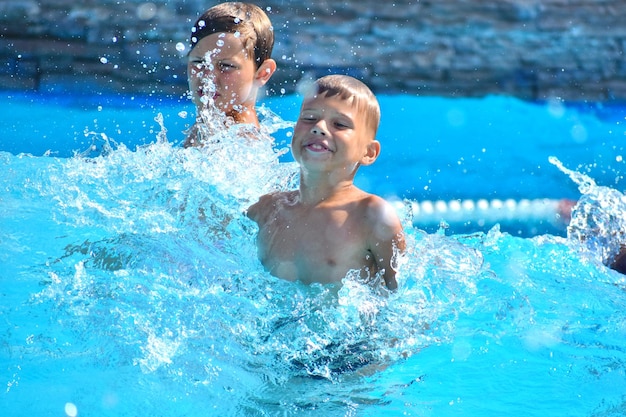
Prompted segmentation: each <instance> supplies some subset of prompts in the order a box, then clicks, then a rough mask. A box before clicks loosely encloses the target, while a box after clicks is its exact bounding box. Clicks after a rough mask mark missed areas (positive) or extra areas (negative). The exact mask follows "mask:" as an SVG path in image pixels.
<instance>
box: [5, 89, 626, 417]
mask: <svg viewBox="0 0 626 417" xmlns="http://www.w3.org/2000/svg"><path fill="white" fill-rule="evenodd" d="M3 97H4V100H5V101H6V102H5V103H3V104H2V106H3V107H2V108H5V109H6V108H10V109H11V112H10V113H7V112H5V113H4V115H3V116H2V118H3V126H4V127H3V128H2V132H1V134H2V136H1V137H0V140H1V146H0V150H2V151H3V152H1V153H0V163H1V164H2V172H3V176H2V179H1V180H0V181H1V184H2V185H1V190H2V191H1V192H2V194H1V196H2V199H1V200H0V213H1V214H0V222H1V223H0V233H1V235H0V237H1V240H0V245H1V247H0V264H1V266H2V267H1V270H2V279H1V280H0V296H1V297H2V302H1V303H0V316H1V317H2V323H3V326H2V327H0V331H2V338H1V340H2V349H1V350H0V366H1V369H2V379H3V382H4V387H5V389H4V392H3V393H2V394H1V395H2V396H1V397H0V398H1V400H0V401H1V403H2V408H3V410H5V413H7V415H18V414H19V415H21V414H25V415H28V414H30V415H63V414H65V415H68V416H74V415H83V416H89V415H98V416H107V415H110V416H120V415H155V416H196V415H198V416H200V415H202V416H204V415H220V416H240V415H246V416H248V415H250V416H254V415H259V416H262V415H311V416H313V415H315V416H317V415H325V416H326V415H328V416H397V415H408V416H438V417H439V416H452V415H471V416H493V415H526V416H546V415H568V416H621V415H623V414H624V412H625V411H626V375H625V374H626V352H625V344H624V340H625V337H626V292H625V290H624V289H625V286H626V281H625V279H624V276H623V275H620V274H618V273H616V272H614V271H611V270H609V269H608V268H606V267H605V266H604V265H602V263H601V259H600V258H601V256H600V254H599V253H598V251H599V248H598V247H596V246H594V245H591V244H590V243H593V242H590V241H588V242H586V244H585V245H581V244H580V243H579V242H578V241H576V240H574V239H568V238H567V237H566V236H565V234H564V233H563V230H564V229H563V228H562V227H561V229H559V228H558V227H559V226H558V225H556V226H554V230H555V233H553V234H552V233H551V234H545V233H543V232H545V231H546V229H544V228H540V230H539V232H540V233H539V234H537V233H527V234H524V235H523V236H522V234H518V233H517V230H518V229H517V227H519V226H515V225H514V224H513V226H512V228H511V229H510V232H508V233H507V232H503V230H505V229H504V227H502V228H499V227H497V226H496V227H491V225H487V224H482V225H481V224H478V223H471V224H466V223H464V222H462V221H461V222H457V223H454V222H449V223H450V227H449V228H447V229H445V228H441V229H439V230H437V228H436V226H435V228H434V229H427V228H424V227H422V226H423V225H422V224H421V223H420V221H419V219H420V217H419V216H420V215H421V214H420V213H417V212H414V213H411V212H410V209H412V210H419V209H420V208H422V206H421V205H420V204H421V203H422V202H423V201H424V200H426V201H431V202H433V206H434V205H436V204H435V203H436V202H437V201H444V202H448V203H449V202H450V201H453V200H455V199H458V200H459V201H465V200H467V201H474V202H478V201H480V200H481V199H485V200H486V201H489V202H493V201H494V200H498V201H503V202H504V201H507V200H508V199H511V200H513V201H515V202H517V203H519V202H520V201H522V200H523V199H528V200H532V201H535V200H537V199H544V198H545V199H549V200H555V199H560V198H564V197H569V198H578V197H579V196H580V191H579V188H580V189H581V190H582V191H584V194H583V196H582V201H583V202H587V203H589V204H592V205H593V204H595V206H597V207H599V208H601V209H602V210H600V211H603V212H606V213H608V214H610V215H607V216H606V217H598V218H594V219H589V222H588V223H585V221H582V220H586V219H581V221H580V222H579V224H580V228H585V227H588V228H589V229H591V228H592V227H597V226H598V225H601V226H602V228H601V229H608V230H610V229H611V228H618V227H620V226H623V224H622V223H621V221H622V220H621V219H623V218H625V216H624V209H623V207H622V206H620V205H616V204H613V203H611V204H610V205H607V204H606V202H608V201H611V202H614V201H618V202H619V201H620V200H619V198H621V194H620V193H619V192H618V190H622V189H623V188H624V187H623V184H624V183H623V181H624V180H623V177H622V172H623V163H624V162H623V160H622V156H623V155H624V146H625V145H624V143H625V142H624V132H625V128H624V114H623V113H620V110H619V109H617V110H611V109H609V110H611V111H609V110H607V109H605V108H602V107H593V108H586V109H580V108H572V107H568V106H563V105H562V103H559V102H550V103H539V104H532V103H525V102H521V101H518V100H515V99H513V98H510V97H488V98H485V99H455V100H452V99H442V98H435V97H430V98H429V97H425V98H416V97H405V96H388V97H385V96H383V97H381V105H382V107H383V109H382V112H383V120H382V125H381V131H380V135H379V138H380V140H381V141H382V144H383V152H382V156H381V159H379V160H378V161H377V162H376V163H375V164H374V165H373V166H371V167H367V168H364V169H362V170H361V176H360V177H359V180H358V181H359V184H360V185H361V186H362V187H364V188H366V189H368V190H370V191H372V192H376V193H379V194H381V195H384V196H385V197H387V198H389V199H390V200H393V201H395V202H396V203H397V207H398V209H399V210H400V211H401V214H402V217H403V221H404V225H405V228H406V231H407V235H408V250H407V254H406V256H404V257H403V259H402V262H401V268H400V275H399V283H400V290H399V291H398V293H397V294H391V295H389V296H381V295H380V294H375V293H373V292H372V291H370V290H369V289H368V288H366V287H364V286H362V285H359V284H358V283H356V282H354V281H352V280H350V279H349V278H348V279H346V280H345V283H344V285H343V286H342V287H341V288H340V289H338V288H334V287H332V286H311V287H306V286H302V285H298V284H293V283H288V282H283V281H280V280H277V279H275V278H272V277H271V276H269V275H268V274H267V273H265V272H264V271H263V270H262V268H261V267H260V264H259V263H258V260H257V259H256V252H255V247H254V240H253V238H254V233H255V229H254V227H253V225H252V224H251V223H250V222H249V221H247V219H245V217H244V216H242V214H241V213H242V210H243V209H244V208H245V207H246V206H247V204H248V203H249V202H250V201H253V200H254V199H255V198H256V197H258V195H259V194H261V193H263V192H266V191H267V190H268V189H272V188H284V187H290V186H292V182H291V180H292V178H291V177H290V173H291V172H292V168H293V167H292V165H291V164H290V163H289V158H288V156H280V157H279V156H278V155H277V154H276V153H275V152H274V150H273V149H271V148H269V147H268V146H265V145H262V144H257V145H256V146H248V145H246V146H243V145H242V144H241V143H239V142H237V141H235V140H232V138H229V137H227V136H224V138H223V141H222V142H221V143H222V145H219V146H217V147H216V148H215V149H213V150H212V151H213V153H212V156H211V158H207V157H206V155H204V154H203V153H202V152H201V151H198V150H195V149H193V150H184V149H180V147H179V146H178V143H179V142H180V141H181V140H182V135H181V134H180V133H179V132H180V131H181V130H182V129H184V126H185V124H186V123H188V120H189V119H188V117H187V118H183V117H182V116H184V112H185V111H186V112H190V111H191V109H190V108H188V106H187V104H186V103H185V102H180V101H178V100H164V99H158V98H145V97H135V98H130V97H115V98H112V97H58V98H53V99H50V98H49V97H41V96H33V95H19V94H16V93H4V96H3ZM297 103H298V98H297V97H282V98H275V99H272V100H267V101H266V103H265V105H266V107H267V108H269V109H272V110H274V111H276V112H277V113H278V114H280V115H281V116H282V118H283V119H284V120H287V121H289V120H294V119H295V116H294V114H295V112H296V111H297ZM159 112H161V113H162V115H163V118H162V120H161V119H160V118H157V120H155V117H156V116H157V114H158V113H159ZM181 112H182V113H181ZM267 120H268V121H267V126H268V129H269V128H270V127H271V125H273V120H272V119H271V117H268V119H267ZM529 121H532V123H531V122H529ZM288 124H289V123H286V125H288ZM282 126H283V125H280V126H279V127H282ZM274 134H275V136H276V138H277V144H276V148H279V149H280V148H284V147H285V146H286V141H287V140H288V137H289V129H288V128H286V129H280V130H278V131H277V132H275V133H274ZM115 143H118V144H119V143H123V144H124V145H116V144H115ZM142 144H143V146H139V147H137V145H142ZM48 151H50V152H48ZM75 151H77V152H79V153H82V155H84V156H81V157H71V155H72V154H73V152H75ZM20 152H29V153H31V154H32V155H34V156H31V155H24V154H20ZM44 154H47V155H50V156H42V155H44ZM550 156H555V157H556V158H558V160H552V162H550V161H549V159H548V158H549V157H550ZM559 161H560V162H562V163H563V164H564V167H560V168H559ZM242 167H245V168H246V169H242ZM566 167H569V168H573V169H574V170H575V171H578V172H580V173H582V174H584V175H581V174H576V173H571V172H567V170H566V169H565V168H566ZM568 174H569V175H571V178H570V176H569V175H568ZM587 175H588V176H589V177H590V178H592V179H594V180H596V181H597V183H598V185H595V184H594V183H592V182H591V181H590V180H589V179H590V178H589V177H586V176H587ZM616 193H617V194H618V195H617V197H618V200H611V199H610V198H613V197H615V196H616ZM405 199H408V201H407V200H405ZM416 204H417V205H416ZM516 207H519V206H516ZM199 208H202V211H201V212H200V211H199ZM447 208H450V204H448V206H447ZM463 210H465V211H464V213H465V214H467V215H471V214H472V211H471V210H470V209H469V208H468V206H467V207H464V209H463ZM510 211H511V210H510ZM512 211H513V212H514V210H512ZM438 213H439V216H440V217H441V220H446V218H448V219H449V218H450V217H452V215H453V214H452V213H451V212H446V211H439V212H438ZM584 214H585V213H583V212H582V211H581V212H580V213H578V215H579V216H583V215H584ZM591 220H593V221H595V223H594V222H593V221H591ZM528 221H529V222H531V223H532V219H530V220H528ZM438 222H439V220H437V223H438ZM426 226H429V227H431V226H432V225H426ZM550 230H552V229H550ZM534 231H535V232H537V229H535V230H534ZM589 231H590V232H591V230H589ZM530 235H534V236H532V237H531V236H530ZM589 236H592V234H591V233H590V234H589ZM600 237H601V238H602V239H598V242H600V243H602V244H603V245H604V246H606V244H608V243H614V242H611V239H616V238H617V237H612V236H611V235H610V233H608V234H605V235H601V236H600ZM590 240H593V239H590Z"/></svg>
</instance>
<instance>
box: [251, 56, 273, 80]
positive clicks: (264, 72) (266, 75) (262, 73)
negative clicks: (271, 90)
mask: <svg viewBox="0 0 626 417" xmlns="http://www.w3.org/2000/svg"><path fill="white" fill-rule="evenodd" d="M274 71H276V61H274V60H273V59H271V58H268V59H266V60H265V61H263V63H262V64H261V66H260V67H259V69H257V70H256V74H255V76H254V78H255V80H256V81H258V82H259V85H265V83H266V82H268V81H269V79H270V78H271V77H272V74H274Z"/></svg>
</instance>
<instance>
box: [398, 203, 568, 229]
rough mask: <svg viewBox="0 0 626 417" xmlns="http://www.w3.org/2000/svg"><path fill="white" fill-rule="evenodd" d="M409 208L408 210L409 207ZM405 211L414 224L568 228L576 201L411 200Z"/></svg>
mask: <svg viewBox="0 0 626 417" xmlns="http://www.w3.org/2000/svg"><path fill="white" fill-rule="evenodd" d="M407 205H408V206H409V207H406V206H407ZM403 206H404V208H405V209H406V208H408V209H410V210H411V213H412V215H413V224H415V225H424V224H426V225H431V224H438V223H442V222H445V223H448V224H459V223H464V224H467V223H470V222H471V223H476V224H478V225H485V224H493V223H501V222H502V223H506V222H528V223H537V222H549V223H550V224H553V225H563V226H565V225H566V224H567V223H568V222H569V220H570V216H571V209H572V207H573V202H571V200H565V199H559V200H557V199H549V198H541V199H532V200H531V199H521V200H514V199H506V200H500V199H493V200H487V199H479V200H450V201H444V200H436V201H430V200H425V201H408V202H404V203H403Z"/></svg>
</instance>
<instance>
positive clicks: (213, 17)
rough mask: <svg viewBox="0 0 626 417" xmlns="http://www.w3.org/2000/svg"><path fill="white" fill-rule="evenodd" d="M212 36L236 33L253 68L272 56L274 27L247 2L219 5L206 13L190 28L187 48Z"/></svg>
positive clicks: (264, 15) (266, 17)
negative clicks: (189, 41)
mask: <svg viewBox="0 0 626 417" xmlns="http://www.w3.org/2000/svg"><path fill="white" fill-rule="evenodd" d="M214 33H233V34H235V33H238V34H239V35H238V36H239V38H240V39H241V42H242V43H243V45H244V48H245V49H246V51H247V52H248V54H249V56H250V58H253V59H254V63H255V65H256V67H257V68H259V66H260V65H261V64H262V63H263V61H265V60H266V59H269V58H270V57H271V55H272V49H273V47H274V28H273V27H272V23H271V22H270V19H269V17H268V16H267V14H265V12H264V11H263V10H262V9H261V8H259V7H258V6H256V5H254V4H250V3H241V2H227V3H220V4H218V5H216V6H213V7H211V8H210V9H208V10H206V11H205V12H204V13H203V14H202V15H201V16H200V17H199V18H198V20H197V21H196V23H195V24H194V26H193V29H191V49H193V48H194V47H195V46H196V44H197V43H198V42H199V41H200V39H202V38H204V37H206V36H209V35H212V34H214Z"/></svg>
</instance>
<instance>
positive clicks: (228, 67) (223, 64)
mask: <svg viewBox="0 0 626 417" xmlns="http://www.w3.org/2000/svg"><path fill="white" fill-rule="evenodd" d="M219 66H220V70H222V71H234V70H236V69H237V67H236V66H235V65H233V64H229V63H227V62H220V64H219Z"/></svg>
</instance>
